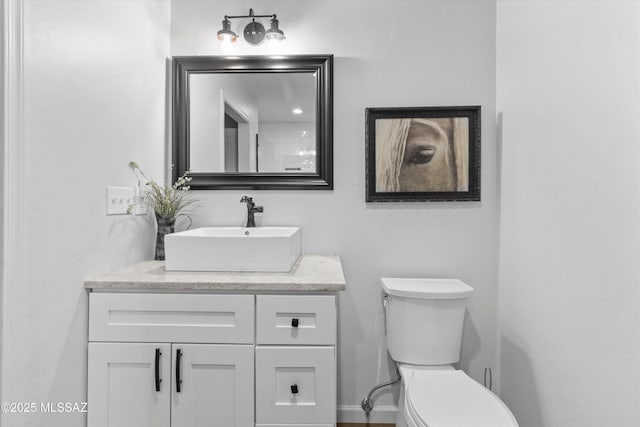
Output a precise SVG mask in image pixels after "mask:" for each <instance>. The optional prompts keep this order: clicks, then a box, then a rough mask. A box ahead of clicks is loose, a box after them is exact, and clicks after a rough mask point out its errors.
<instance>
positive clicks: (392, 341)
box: [381, 277, 473, 365]
mask: <svg viewBox="0 0 640 427" xmlns="http://www.w3.org/2000/svg"><path fill="white" fill-rule="evenodd" d="M381 280H382V289H383V290H384V293H385V321H386V333H387V348H388V349H389V353H390V354H391V357H392V358H393V360H395V361H396V362H401V363H410V364H415V365H444V364H449V363H455V362H457V361H458V360H460V345H461V342H462V325H463V323H464V311H465V307H466V302H467V298H468V297H469V295H471V293H472V292H473V288H472V287H471V286H469V285H467V284H466V283H464V282H462V281H460V280H457V279H401V278H388V277H383V278H382V279H381Z"/></svg>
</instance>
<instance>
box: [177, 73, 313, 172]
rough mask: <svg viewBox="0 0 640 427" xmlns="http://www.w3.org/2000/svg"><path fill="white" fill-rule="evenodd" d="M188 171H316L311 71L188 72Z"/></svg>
mask: <svg viewBox="0 0 640 427" xmlns="http://www.w3.org/2000/svg"><path fill="white" fill-rule="evenodd" d="M189 109H190V115H189V139H190V153H189V165H190V170H191V171H192V172H217V173H248V172H253V173H260V172H269V173H296V172H310V173H315V172H316V158H315V157H316V78H315V73H312V72H307V73H304V72H302V73H284V74H274V73H243V74H224V73H215V74H214V73H210V74H191V75H190V76H189Z"/></svg>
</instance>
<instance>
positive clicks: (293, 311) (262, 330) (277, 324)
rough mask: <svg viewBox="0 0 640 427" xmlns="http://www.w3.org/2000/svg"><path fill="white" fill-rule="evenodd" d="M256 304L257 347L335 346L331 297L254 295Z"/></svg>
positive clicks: (333, 312)
mask: <svg viewBox="0 0 640 427" xmlns="http://www.w3.org/2000/svg"><path fill="white" fill-rule="evenodd" d="M256 304H257V313H256V320H257V322H256V323H257V332H256V335H257V341H256V342H257V343H258V344H288V345H309V344H321V345H333V344H335V342H336V297H335V296H334V295H258V296H257V302H256Z"/></svg>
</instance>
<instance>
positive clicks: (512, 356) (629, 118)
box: [497, 1, 640, 427]
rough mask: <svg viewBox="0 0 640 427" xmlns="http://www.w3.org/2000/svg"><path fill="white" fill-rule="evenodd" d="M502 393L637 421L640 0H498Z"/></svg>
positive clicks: (522, 413) (543, 407)
mask: <svg viewBox="0 0 640 427" xmlns="http://www.w3.org/2000/svg"><path fill="white" fill-rule="evenodd" d="M497 16H498V19H497V21H498V22H497V29H498V30H497V39H498V62H497V64H498V66H497V68H498V74H497V75H498V79H497V81H498V91H497V93H498V96H497V102H498V111H499V112H503V114H504V116H503V136H502V157H501V163H502V167H501V170H502V181H501V182H502V183H501V194H502V196H501V227H500V236H501V239H500V293H499V295H500V316H501V366H502V392H503V397H504V399H505V401H506V403H507V404H508V405H509V406H510V407H511V409H512V410H513V411H514V413H515V415H516V417H517V418H518V420H519V422H520V425H521V427H529V426H531V427H541V426H562V427H585V426H594V427H595V426H614V427H631V426H638V425H640V406H638V396H640V364H639V363H638V361H639V360H640V287H639V286H638V283H639V281H640V268H639V267H638V259H639V258H640V239H639V237H640V221H639V219H638V218H640V168H638V162H639V161H640V144H639V143H638V141H640V121H639V120H638V118H639V117H640V78H639V76H640V27H639V26H638V22H640V3H638V2H626V1H619V2H614V1H593V2H574V1H556V2H547V1H540V2H533V1H529V2H512V1H501V2H498V13H497Z"/></svg>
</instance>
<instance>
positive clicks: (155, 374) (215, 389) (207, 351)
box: [88, 292, 255, 427]
mask: <svg viewBox="0 0 640 427" xmlns="http://www.w3.org/2000/svg"><path fill="white" fill-rule="evenodd" d="M254 305H255V303H254V296H253V295H184V294H129V293H113V294H112V293H95V292H94V293H92V294H91V295H90V300H89V373H88V382H89V383H88V402H89V406H90V409H89V413H88V426H89V427H103V426H104V427H106V426H109V427H116V426H139V427H143V426H144V427H146V426H149V427H158V426H167V427H168V426H171V427H198V426H203V425H207V426H213V427H216V426H220V427H228V426H238V427H252V426H253V425H254V414H253V404H254V399H253V395H254V338H253V337H254V333H253V329H254ZM146 341H152V342H146ZM216 342H218V343H220V344H215V343H216ZM226 343H240V344H226Z"/></svg>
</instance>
